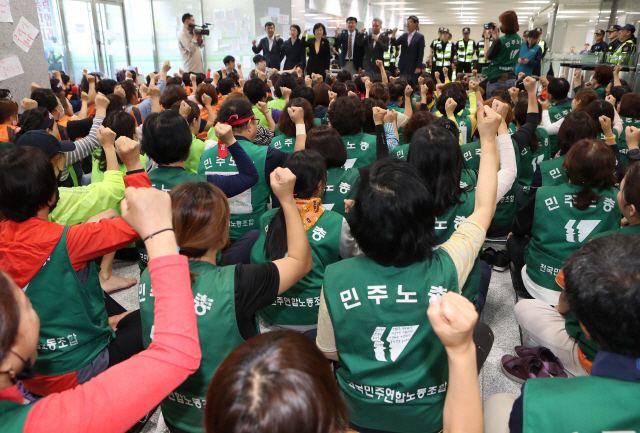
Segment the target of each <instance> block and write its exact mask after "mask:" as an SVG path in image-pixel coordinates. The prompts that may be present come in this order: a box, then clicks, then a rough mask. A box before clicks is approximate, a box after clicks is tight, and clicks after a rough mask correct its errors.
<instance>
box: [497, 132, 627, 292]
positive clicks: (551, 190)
mask: <svg viewBox="0 0 640 433" xmlns="http://www.w3.org/2000/svg"><path fill="white" fill-rule="evenodd" d="M615 166H616V157H615V155H614V152H613V151H612V150H611V147H610V146H607V145H606V144H605V143H603V142H602V141H600V140H595V139H583V140H580V141H578V142H577V143H575V144H574V145H573V146H571V149H570V150H569V152H567V155H566V157H565V159H564V162H563V163H562V168H563V169H564V171H565V172H566V174H567V177H568V183H563V184H560V185H555V186H543V187H541V188H539V189H538V190H537V193H536V196H535V197H534V198H532V199H531V200H530V201H529V204H528V205H527V206H525V207H524V208H522V209H521V210H520V211H519V212H518V217H517V218H516V220H515V221H514V223H513V227H512V231H513V236H511V238H510V239H509V241H508V242H507V248H508V249H509V252H510V253H511V256H512V259H513V262H514V264H516V271H517V270H518V268H522V271H521V272H516V275H514V276H515V277H516V278H518V279H519V278H520V277H521V278H522V282H523V284H524V289H526V292H528V294H529V295H530V296H531V297H534V298H536V299H540V300H542V301H544V302H546V303H548V304H550V305H557V304H558V300H559V297H560V292H561V289H560V286H558V285H557V284H556V281H555V276H556V275H557V273H558V272H559V271H560V269H562V266H563V264H564V262H565V261H566V260H567V258H569V256H570V255H571V254H572V253H573V252H574V251H576V250H578V249H580V247H581V246H582V245H584V244H585V243H586V242H588V241H589V240H590V239H591V238H592V237H594V236H595V235H597V234H598V233H602V232H606V231H609V230H614V229H617V228H620V218H621V214H620V210H619V209H618V206H617V204H616V203H617V202H616V196H617V190H616V189H615V188H614V185H615V183H616V176H615ZM527 238H528V239H530V241H529V240H528V239H527ZM527 242H528V245H527V246H526V248H524V247H523V243H525V244H526V243H527ZM514 243H515V244H517V246H518V248H516V249H514V248H513V246H514ZM516 250H519V251H522V252H524V258H523V257H522V252H521V253H520V257H519V258H518V257H514V256H515V255H516ZM523 260H524V262H523ZM518 263H524V267H522V266H518ZM514 283H516V282H515V281H514ZM525 294H526V293H525Z"/></svg>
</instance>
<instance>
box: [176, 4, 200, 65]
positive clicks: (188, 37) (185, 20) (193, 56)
mask: <svg viewBox="0 0 640 433" xmlns="http://www.w3.org/2000/svg"><path fill="white" fill-rule="evenodd" d="M189 24H192V25H195V24H196V20H195V19H194V18H193V15H191V14H189V13H186V14H184V15H182V30H180V33H178V48H179V49H180V57H181V58H182V68H183V69H184V71H185V72H195V73H204V66H203V65H202V52H201V51H200V49H201V48H202V46H203V45H204V41H203V40H202V34H201V33H197V32H196V31H195V30H192V29H189Z"/></svg>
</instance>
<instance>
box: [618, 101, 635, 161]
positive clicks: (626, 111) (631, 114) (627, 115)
mask: <svg viewBox="0 0 640 433" xmlns="http://www.w3.org/2000/svg"><path fill="white" fill-rule="evenodd" d="M618 113H619V114H620V119H621V120H622V127H623V128H624V131H622V133H621V134H620V137H619V138H618V140H617V143H618V149H620V166H621V168H622V169H623V170H624V169H626V168H627V167H628V165H629V160H628V159H627V153H629V146H628V145H627V136H626V128H627V127H628V126H633V127H634V128H640V94H638V93H626V94H624V95H623V96H622V98H620V102H619V104H618Z"/></svg>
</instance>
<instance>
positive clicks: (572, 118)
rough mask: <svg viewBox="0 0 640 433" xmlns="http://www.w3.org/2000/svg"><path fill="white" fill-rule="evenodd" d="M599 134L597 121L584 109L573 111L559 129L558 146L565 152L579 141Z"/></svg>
mask: <svg viewBox="0 0 640 433" xmlns="http://www.w3.org/2000/svg"><path fill="white" fill-rule="evenodd" d="M598 124H599V123H598ZM597 136H598V125H596V121H595V120H593V119H592V118H591V116H589V115H588V114H587V113H585V112H584V111H572V112H571V113H569V114H568V115H567V116H566V117H565V118H564V120H563V121H562V125H560V129H559V130H558V148H559V149H560V152H561V153H563V154H565V153H567V152H569V149H571V146H573V144H574V143H576V142H577V141H579V140H582V139H584V138H596V137H597Z"/></svg>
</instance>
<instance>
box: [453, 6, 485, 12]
mask: <svg viewBox="0 0 640 433" xmlns="http://www.w3.org/2000/svg"><path fill="white" fill-rule="evenodd" d="M451 9H453V10H456V11H457V10H465V11H477V10H479V9H480V8H466V7H464V6H460V7H459V8H451Z"/></svg>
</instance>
